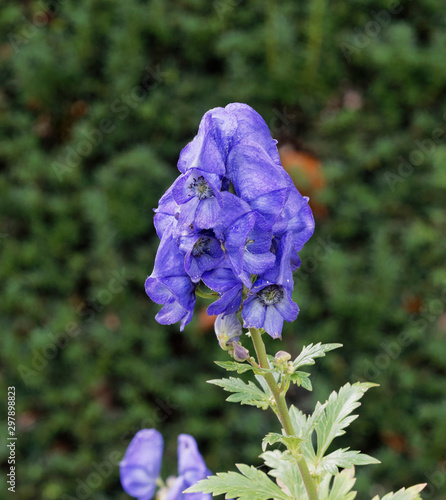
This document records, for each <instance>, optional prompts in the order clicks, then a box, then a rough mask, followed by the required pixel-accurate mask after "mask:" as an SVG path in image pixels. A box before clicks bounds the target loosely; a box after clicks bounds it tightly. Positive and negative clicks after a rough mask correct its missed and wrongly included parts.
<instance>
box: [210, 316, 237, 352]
mask: <svg viewBox="0 0 446 500" xmlns="http://www.w3.org/2000/svg"><path fill="white" fill-rule="evenodd" d="M214 329H215V334H216V335H217V339H218V342H219V344H220V347H221V348H222V349H223V350H224V351H228V350H229V349H231V348H232V346H231V342H238V340H239V339H240V335H241V334H242V325H241V323H240V321H239V320H238V318H237V314H235V313H234V314H227V315H226V316H224V315H223V314H220V315H218V316H217V319H216V320H215V325H214Z"/></svg>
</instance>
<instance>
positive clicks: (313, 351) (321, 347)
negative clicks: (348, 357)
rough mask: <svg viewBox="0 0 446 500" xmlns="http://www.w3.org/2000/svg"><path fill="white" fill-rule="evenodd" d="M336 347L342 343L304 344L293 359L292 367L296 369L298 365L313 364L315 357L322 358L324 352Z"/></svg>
mask: <svg viewBox="0 0 446 500" xmlns="http://www.w3.org/2000/svg"><path fill="white" fill-rule="evenodd" d="M338 347H342V344H322V343H321V342H319V343H317V344H315V345H313V344H310V345H309V346H306V347H305V346H304V348H303V349H302V352H301V353H300V354H299V356H297V358H296V359H295V360H294V361H293V366H294V369H295V370H297V368H299V367H300V366H309V365H314V363H315V361H314V359H315V358H323V357H324V356H325V353H326V352H328V351H332V350H333V349H337V348H338Z"/></svg>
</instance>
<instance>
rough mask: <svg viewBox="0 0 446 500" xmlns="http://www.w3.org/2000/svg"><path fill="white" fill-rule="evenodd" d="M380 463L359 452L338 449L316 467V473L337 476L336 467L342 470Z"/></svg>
mask: <svg viewBox="0 0 446 500" xmlns="http://www.w3.org/2000/svg"><path fill="white" fill-rule="evenodd" d="M379 463H380V461H379V460H376V458H373V457H371V456H369V455H366V454H365V453H361V452H359V451H353V450H348V448H345V449H339V450H336V451H334V452H333V453H330V454H329V455H327V456H325V457H324V458H323V459H322V462H321V463H320V464H319V465H318V467H317V469H318V472H328V473H329V474H333V475H334V474H337V473H338V472H339V471H338V467H341V468H343V469H349V468H351V467H353V466H354V465H369V464H379Z"/></svg>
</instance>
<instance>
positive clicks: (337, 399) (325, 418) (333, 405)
mask: <svg viewBox="0 0 446 500" xmlns="http://www.w3.org/2000/svg"><path fill="white" fill-rule="evenodd" d="M376 385H377V384H372V383H360V382H357V383H356V384H353V385H351V384H346V385H344V386H343V387H341V389H340V390H339V393H336V392H334V391H333V392H332V393H331V394H330V397H329V399H328V401H327V402H326V403H325V404H324V405H320V406H322V407H323V412H322V413H321V415H320V417H319V418H318V420H317V421H316V422H315V423H314V429H315V431H316V435H317V459H318V461H320V460H321V459H322V457H323V455H324V453H325V452H326V451H327V448H328V447H329V446H330V444H331V442H332V441H333V439H334V438H335V437H337V436H342V434H345V431H344V429H345V428H346V427H347V426H348V425H350V424H351V422H353V420H355V419H356V418H357V417H358V415H350V414H351V412H352V411H353V410H354V409H355V408H357V407H358V406H360V405H361V403H358V400H359V399H361V398H362V396H363V395H364V393H365V392H366V391H367V390H368V389H370V387H374V386H376ZM316 410H318V407H317V405H316ZM320 410H321V408H320V407H319V411H320Z"/></svg>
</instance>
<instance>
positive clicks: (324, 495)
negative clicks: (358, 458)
mask: <svg viewBox="0 0 446 500" xmlns="http://www.w3.org/2000/svg"><path fill="white" fill-rule="evenodd" d="M354 476H355V469H354V467H352V468H351V469H344V470H343V471H342V472H340V473H339V474H336V476H334V480H333V486H332V487H331V490H330V492H328V490H329V485H330V482H331V478H332V477H333V476H326V478H325V479H324V480H323V481H322V483H321V485H320V487H319V500H353V499H354V498H355V497H356V491H351V489H352V488H353V486H354V484H355V482H356V479H355V477H354Z"/></svg>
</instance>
